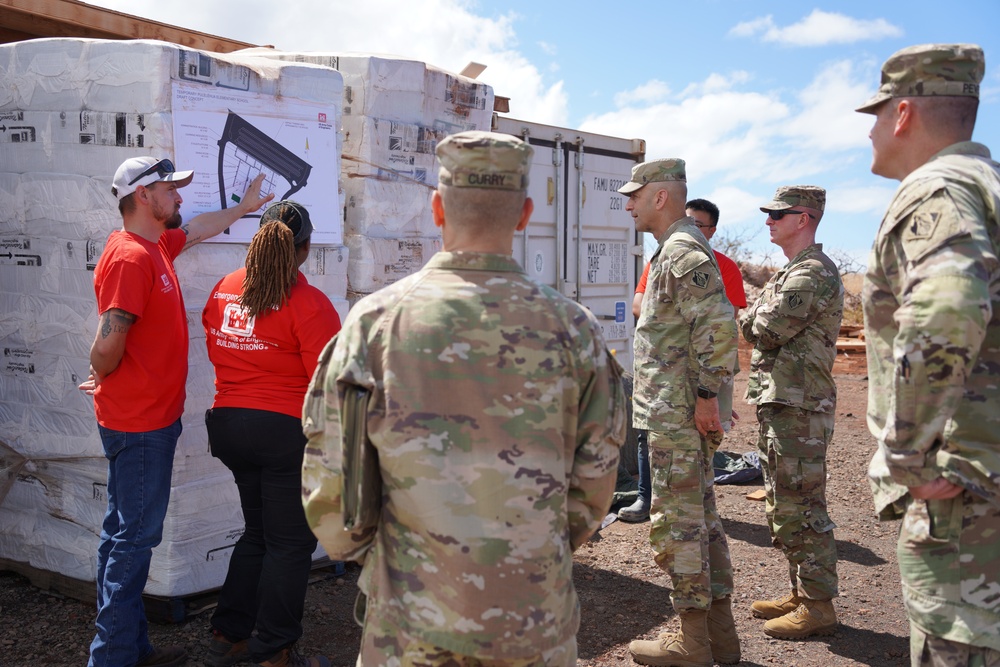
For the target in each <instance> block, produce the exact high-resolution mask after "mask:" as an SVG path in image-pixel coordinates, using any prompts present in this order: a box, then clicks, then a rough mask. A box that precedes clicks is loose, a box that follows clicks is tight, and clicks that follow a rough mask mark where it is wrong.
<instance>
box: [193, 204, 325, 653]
mask: <svg viewBox="0 0 1000 667" xmlns="http://www.w3.org/2000/svg"><path fill="white" fill-rule="evenodd" d="M260 224H261V227H260V230H258V232H257V233H256V234H255V235H254V237H253V241H251V243H250V249H249V251H248V252H247V258H246V267H245V268H243V269H239V270H237V271H234V272H232V273H230V274H229V275H228V276H226V277H225V278H223V279H222V280H220V281H219V283H218V284H217V285H216V286H215V289H213V290H212V293H211V296H210V297H209V299H208V303H207V304H205V309H204V311H203V312H202V324H204V326H205V334H206V343H207V344H208V358H209V359H210V360H211V361H212V364H213V365H214V366H215V388H216V394H215V403H214V404H213V405H212V409H211V410H209V411H208V412H207V413H206V415H205V423H206V424H207V426H208V440H209V445H210V446H211V450H212V455H213V456H215V457H216V458H218V459H219V460H221V461H222V462H223V463H224V464H225V465H226V467H228V468H229V469H230V470H231V471H232V473H233V477H234V478H235V479H236V486H237V487H238V488H239V492H240V504H241V505H242V506H243V518H244V520H245V522H246V528H245V530H244V532H243V536H242V537H240V539H239V541H238V542H237V543H236V547H235V548H234V549H233V554H232V557H231V558H230V561H229V573H228V574H227V576H226V581H225V584H223V587H222V591H221V592H220V594H219V604H218V607H217V608H216V611H215V613H214V614H213V615H212V634H213V637H212V640H211V642H210V643H209V653H210V659H209V664H211V665H213V666H217V667H223V666H226V665H232V664H235V663H237V662H241V661H243V660H246V659H248V658H249V659H251V660H253V662H254V663H257V664H259V665H264V666H265V667H273V666H279V665H280V666H281V667H285V666H296V667H328V666H329V664H330V663H329V661H328V660H327V659H326V658H325V657H322V656H314V657H311V658H308V659H307V658H304V657H302V656H301V655H299V653H298V652H297V651H295V649H294V644H295V642H296V641H297V640H298V639H299V637H301V636H302V613H303V608H304V605H305V597H306V582H307V579H308V577H309V569H310V567H311V565H312V554H313V551H314V550H315V549H316V538H315V537H314V536H313V534H312V532H311V531H310V530H309V526H308V524H307V523H306V518H305V512H304V511H303V509H302V455H303V451H304V449H305V444H306V438H305V436H304V435H303V434H302V424H301V421H300V420H301V418H302V402H303V400H304V398H305V393H306V388H307V387H308V385H309V380H310V378H311V377H312V374H313V371H314V370H315V369H316V363H317V359H318V357H319V354H320V352H322V350H323V347H324V346H325V345H326V343H327V342H328V341H329V340H330V338H332V337H333V335H334V334H335V333H337V331H339V330H340V318H339V317H338V316H337V311H336V310H334V308H333V304H331V303H330V300H329V299H328V298H327V297H326V295H324V294H323V293H322V292H321V291H319V290H318V289H316V288H315V287H312V286H311V285H309V283H308V282H307V281H306V278H305V276H304V275H303V274H302V272H301V271H299V266H301V265H302V263H303V262H305V260H306V258H307V257H308V256H309V239H310V235H311V234H312V229H313V227H312V223H311V222H310V220H309V212H308V211H306V209H305V208H304V207H303V206H301V205H300V204H297V203H295V202H293V201H281V202H277V203H275V204H272V205H271V206H269V207H268V208H267V209H266V210H265V211H264V213H263V214H262V215H261V218H260Z"/></svg>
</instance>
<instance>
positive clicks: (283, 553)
mask: <svg viewBox="0 0 1000 667" xmlns="http://www.w3.org/2000/svg"><path fill="white" fill-rule="evenodd" d="M205 423H206V425H207V426H208V439H209V444H210V446H211V449H212V456H215V457H216V458H218V459H219V460H220V461H222V462H223V463H224V464H225V465H226V467H227V468H229V469H230V470H231V471H232V472H233V477H234V478H235V479H236V486H237V487H238V488H239V492H240V504H241V505H242V506H243V518H244V521H245V522H246V529H245V530H244V532H243V536H242V537H240V539H239V541H238V542H237V543H236V547H235V548H234V549H233V555H232V558H231V559H230V561H229V572H228V574H227V575H226V582H225V584H223V586H222V592H221V593H220V595H219V605H218V607H217V608H216V611H215V613H214V614H213V615H212V626H213V627H214V628H215V629H216V630H219V631H220V632H222V634H224V635H225V636H226V637H227V638H228V639H230V640H231V641H239V640H242V639H248V640H249V642H248V648H249V650H250V655H251V657H252V658H253V659H254V661H255V662H262V661H264V660H267V659H268V658H270V657H271V656H273V655H274V654H275V653H277V652H278V651H280V650H281V649H283V648H285V647H286V646H289V645H291V644H294V643H295V642H296V641H297V640H298V639H299V637H301V636H302V613H303V609H304V607H305V597H306V584H307V582H308V579H309V570H310V568H311V566H312V554H313V552H314V551H315V549H316V537H315V536H314V535H313V534H312V531H311V530H310V529H309V525H308V524H307V523H306V517H305V511H304V510H303V509H302V455H303V452H304V450H305V445H306V437H305V436H304V435H303V434H302V424H301V422H300V421H299V419H297V418H295V417H291V416H289V415H285V414H281V413H278V412H268V411H266V410H251V409H245V408H214V409H212V410H209V411H208V412H207V413H205Z"/></svg>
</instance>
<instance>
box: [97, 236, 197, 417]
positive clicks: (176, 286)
mask: <svg viewBox="0 0 1000 667" xmlns="http://www.w3.org/2000/svg"><path fill="white" fill-rule="evenodd" d="M186 239H187V237H186V236H185V234H184V232H182V231H180V230H179V229H171V230H168V231H166V232H164V233H163V234H162V235H161V236H160V240H159V243H152V242H150V241H147V240H146V239H144V238H142V237H141V236H139V235H137V234H133V233H131V232H127V231H123V230H119V231H115V232H112V233H111V235H110V236H109V237H108V242H107V245H106V246H105V248H104V252H103V253H101V258H100V260H98V262H97V267H96V269H95V270H94V291H95V292H96V293H97V312H98V313H100V314H103V313H105V312H107V311H108V310H109V309H111V308H119V309H121V310H124V311H125V312H128V313H132V314H133V315H135V316H136V318H137V319H136V321H135V322H134V323H133V324H132V326H131V327H130V328H129V331H128V334H127V335H126V337H125V354H124V355H123V356H122V359H121V361H120V362H119V363H118V367H117V368H115V370H113V371H112V372H111V373H109V374H108V376H107V377H105V378H104V379H103V380H101V384H100V385H98V387H97V389H96V391H94V411H95V412H96V414H97V423H98V424H100V425H101V426H104V427H105V428H110V429H113V430H115V431H128V432H132V433H134V432H141V431H153V430H156V429H160V428H164V427H166V426H169V425H171V424H173V423H174V422H175V421H177V420H178V419H179V418H180V416H181V413H182V412H183V411H184V383H185V382H186V381H187V370H188V330H187V316H186V313H185V312H184V298H183V297H182V296H181V289H180V283H179V282H178V281H177V274H176V273H175V272H174V258H176V257H177V255H179V254H180V253H181V250H183V249H184V243H185V242H186Z"/></svg>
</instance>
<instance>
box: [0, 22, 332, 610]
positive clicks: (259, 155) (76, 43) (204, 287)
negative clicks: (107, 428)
mask: <svg viewBox="0 0 1000 667" xmlns="http://www.w3.org/2000/svg"><path fill="white" fill-rule="evenodd" d="M342 96H343V77H342V76H341V75H340V73H339V72H336V71H334V70H332V69H329V68H325V67H317V66H312V65H305V64H299V63H286V62H279V61H275V60H261V59H256V58H252V57H230V56H222V55H218V54H210V53H204V52H199V51H193V50H190V49H184V48H181V47H178V46H176V45H172V44H167V43H162V42H154V41H133V42H123V41H102V40H86V39H46V40H34V41H29V42H20V43H13V44H6V45H3V46H0V126H2V127H3V132H2V133H0V349H2V350H3V358H2V365H0V396H2V400H0V525H2V526H3V530H2V531H0V563H6V564H8V565H10V564H13V565H20V566H24V567H27V568H34V569H36V570H38V571H46V572H54V573H59V574H60V575H64V576H67V577H70V578H73V579H78V580H83V581H86V580H93V578H94V573H95V571H96V551H97V544H98V540H99V533H100V527H101V522H102V518H103V515H104V511H105V509H106V497H105V489H106V474H107V473H106V469H107V462H106V460H105V458H104V452H103V448H102V445H101V440H100V438H99V436H98V433H97V424H96V421H95V419H94V409H93V401H92V399H91V398H90V397H88V396H86V395H85V394H83V393H82V392H80V391H79V390H78V389H77V385H78V384H79V383H80V382H82V381H83V380H84V379H86V377H87V374H88V368H89V361H88V358H89V348H90V344H91V341H92V340H93V338H94V333H95V331H96V328H97V316H98V313H97V312H96V304H95V296H94V288H93V270H94V267H95V265H96V263H97V260H98V258H99V257H100V254H101V251H102V249H103V247H104V243H105V240H106V238H107V236H108V234H109V233H110V232H111V231H113V230H115V229H117V228H120V227H121V216H120V215H119V213H118V211H117V201H116V199H115V198H114V197H113V196H112V194H111V178H112V176H113V174H114V172H115V170H116V168H117V167H118V165H119V164H121V163H122V162H123V161H124V160H125V159H127V158H129V157H133V156H139V155H153V156H156V157H170V158H173V159H174V161H175V163H176V164H177V165H178V168H180V169H189V168H194V169H196V170H197V172H198V173H197V175H196V178H195V180H194V182H192V184H191V185H189V186H188V187H187V188H185V189H184V190H182V191H181V193H182V195H183V197H184V199H185V202H184V204H183V206H182V213H183V214H184V215H185V217H186V218H188V219H190V218H191V217H193V215H195V214H196V213H197V212H200V211H204V210H217V209H218V208H219V207H220V205H222V204H223V203H225V201H226V197H233V196H239V195H242V192H243V186H244V185H245V183H246V181H247V178H248V177H249V178H252V177H253V175H254V174H255V173H256V171H257V170H262V169H265V168H266V169H268V170H269V176H268V183H269V184H270V187H274V188H276V194H277V195H278V196H279V197H280V196H282V195H284V194H285V193H286V192H288V191H290V190H292V189H294V188H297V190H295V194H294V197H295V198H300V201H303V203H305V204H306V205H307V206H310V204H312V206H310V209H311V212H312V218H313V220H314V221H317V235H316V237H315V238H316V239H317V241H319V242H320V243H325V245H319V246H318V247H317V248H316V249H315V250H314V252H313V254H312V256H311V257H310V259H309V262H308V264H307V265H306V266H305V267H304V271H305V272H306V273H307V274H309V277H310V282H312V283H313V284H316V285H317V286H319V287H320V288H321V289H323V290H324V291H325V292H326V293H327V294H328V295H329V296H330V297H331V299H332V300H333V301H334V304H335V305H337V306H338V309H339V310H340V311H341V315H342V316H343V315H344V314H346V307H347V301H346V291H347V263H348V262H347V258H348V250H347V248H346V247H344V246H343V244H342V243H341V241H342V238H343V237H342V228H341V211H342V209H343V195H342V193H341V191H340V189H339V187H338V183H339V179H340V170H341V167H340V154H341V151H342V146H341V143H340V133H339V128H340V125H341V120H340V115H341V100H342ZM234 115H238V116H239V117H240V118H241V119H243V120H247V119H251V120H252V121H254V122H256V123H257V124H258V125H261V126H262V127H265V129H268V130H270V134H271V135H274V134H278V137H277V138H278V139H281V140H282V142H283V143H284V145H285V148H283V149H281V150H279V149H278V148H276V147H275V145H274V144H273V143H272V144H267V142H261V141H258V142H257V143H253V141H251V142H250V143H249V144H248V143H246V141H244V139H243V137H241V136H235V135H234V136H231V137H224V136H223V134H224V132H225V130H224V128H225V127H226V123H227V120H229V119H231V118H232V117H233V116H234ZM273 128H276V129H273ZM264 134H268V132H264ZM273 138H274V137H273V136H272V139H273ZM302 138H304V139H305V141H302V140H301V139H302ZM257 139H259V137H257ZM261 143H263V144H267V145H264V146H263V148H261V146H260V145H258V144H261ZM224 151H228V152H225V153H224ZM293 163H294V164H296V165H299V166H301V165H303V164H304V165H306V166H307V167H309V169H303V170H301V171H300V173H299V174H297V175H296V174H292V173H285V172H286V167H287V165H289V164H293ZM247 169H249V172H250V173H249V174H247V173H246V170H247ZM306 171H308V172H309V173H308V179H309V181H308V183H303V174H305V172H306ZM220 174H223V176H224V178H220ZM226 179H228V180H226ZM241 179H242V180H241ZM310 185H311V186H312V189H310V188H309V186H310ZM303 186H304V187H303ZM230 189H231V190H232V192H228V190H230ZM320 204H323V205H322V206H321V205H320ZM257 226H258V221H257V220H256V219H245V220H241V221H238V222H237V223H236V224H235V225H234V226H233V228H232V233H231V234H230V235H228V236H227V237H223V238H221V239H219V240H221V241H222V242H221V243H203V244H200V245H198V246H196V247H194V248H193V249H191V250H190V251H188V252H186V253H184V254H183V255H181V257H180V258H178V261H177V273H178V276H179V278H180V282H181V289H182V292H183V295H184V299H185V303H186V308H187V318H188V323H189V332H190V337H191V345H190V356H189V359H188V360H187V363H188V364H189V378H188V386H187V402H186V410H185V413H184V415H183V417H182V423H183V426H184V432H183V435H182V436H181V439H180V441H179V443H178V448H177V453H176V458H175V466H174V474H173V486H172V490H171V499H170V504H169V509H168V513H167V517H166V522H165V525H164V532H163V541H162V543H161V544H160V546H159V547H157V548H156V549H155V550H154V553H153V559H152V565H151V569H150V575H149V581H148V584H147V587H146V593H147V594H149V595H157V596H167V597H174V596H185V595H189V594H192V593H195V592H200V591H205V590H209V589H212V588H216V587H218V586H220V585H221V583H222V581H223V579H224V576H225V573H226V569H227V567H228V562H229V554H230V552H231V550H232V547H233V544H234V542H235V540H236V539H237V538H238V537H239V534H240V531H241V528H242V517H241V516H240V506H239V499H238V494H237V490H236V485H235V484H234V483H233V479H232V475H231V474H230V473H229V471H228V470H227V469H226V468H225V467H224V466H222V464H221V463H219V462H218V461H217V460H216V459H214V458H212V456H211V455H210V454H209V451H208V439H207V435H206V431H205V426H204V413H205V410H206V409H207V408H208V407H209V406H210V405H211V402H212V398H213V394H214V387H213V383H214V372H213V369H212V367H211V364H210V363H209V361H208V358H207V352H206V349H205V335H204V332H203V331H202V327H201V310H202V307H203V305H204V303H205V301H206V299H207V298H208V292H209V290H210V289H211V288H212V286H213V285H214V284H215V282H216V281H217V280H218V279H219V278H220V277H221V276H222V275H224V274H226V273H228V272H229V271H232V270H234V269H236V268H238V267H240V266H242V265H243V261H244V258H245V255H246V249H247V243H248V241H249V238H250V237H252V234H253V231H254V230H255V229H256V228H257Z"/></svg>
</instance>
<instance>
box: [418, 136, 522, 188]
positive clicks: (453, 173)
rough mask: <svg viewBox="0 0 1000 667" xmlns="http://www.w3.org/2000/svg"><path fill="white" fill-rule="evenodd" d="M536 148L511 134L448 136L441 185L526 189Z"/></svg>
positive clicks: (440, 148) (441, 147)
mask: <svg viewBox="0 0 1000 667" xmlns="http://www.w3.org/2000/svg"><path fill="white" fill-rule="evenodd" d="M534 152H535V151H534V149H533V148H532V147H531V146H529V145H528V144H527V143H526V142H524V141H521V140H520V139H518V138H517V137H515V136H512V135H510V134H501V133H499V132H482V131H479V130H472V131H469V132H459V133H458V134H451V135H448V136H447V137H445V138H444V139H442V140H441V141H440V143H438V145H437V149H436V153H437V157H438V162H440V163H441V170H440V171H439V172H438V182H439V183H441V184H443V185H450V186H452V187H455V188H491V189H496V190H525V189H527V187H528V170H529V168H530V166H531V156H532V155H533V154H534Z"/></svg>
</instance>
